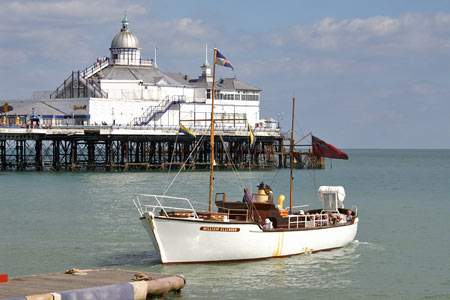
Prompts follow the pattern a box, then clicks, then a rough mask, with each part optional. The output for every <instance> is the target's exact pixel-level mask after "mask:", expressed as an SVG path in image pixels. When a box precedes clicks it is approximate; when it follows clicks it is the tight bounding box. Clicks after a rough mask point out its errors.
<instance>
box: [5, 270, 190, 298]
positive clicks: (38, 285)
mask: <svg viewBox="0 0 450 300" xmlns="http://www.w3.org/2000/svg"><path fill="white" fill-rule="evenodd" d="M185 284H186V280H185V278H184V277H183V276H182V275H168V274H160V273H150V272H145V273H142V272H137V271H129V270H120V269H101V270H77V269H71V270H68V271H66V272H65V273H63V272H61V273H53V274H40V275H31V276H25V277H17V278H11V279H9V280H8V282H4V283H0V299H15V300H20V299H23V300H25V299H42V300H53V299H61V300H64V299H99V300H100V299H105V300H106V299H108V300H114V299H117V300H123V299H135V300H137V299H142V300H145V299H147V296H159V295H163V294H166V293H168V292H171V291H172V292H175V293H180V292H181V289H182V288H183V287H184V286H185Z"/></svg>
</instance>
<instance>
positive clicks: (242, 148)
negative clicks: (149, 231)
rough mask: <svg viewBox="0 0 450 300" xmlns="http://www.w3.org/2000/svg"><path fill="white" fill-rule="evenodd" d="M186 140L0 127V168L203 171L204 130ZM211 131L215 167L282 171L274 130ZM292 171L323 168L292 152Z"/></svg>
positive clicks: (284, 156) (174, 134)
mask: <svg viewBox="0 0 450 300" xmlns="http://www.w3.org/2000/svg"><path fill="white" fill-rule="evenodd" d="M199 133H200V134H202V135H203V137H204V138H203V140H202V142H201V143H200V144H199V145H198V146H196V145H197V142H198V141H199V139H201V135H200V134H198V135H197V137H195V138H194V137H190V136H185V135H183V134H180V133H179V132H178V129H170V128H164V129H142V128H120V127H117V128H115V127H95V126H89V127H72V128H69V127H61V128H52V129H39V128H28V129H27V128H0V170H15V171H23V170H35V171H45V170H54V171H60V170H66V171H80V170H90V171H94V170H105V171H113V170H121V171H128V170H164V169H168V168H169V167H170V168H174V169H176V168H184V169H208V168H209V166H210V164H209V161H210V155H211V154H210V145H209V142H208V141H209V131H208V130H207V129H205V130H203V131H200V132H199ZM255 136H256V142H255V144H254V145H250V142H249V136H248V131H246V130H241V131H240V130H229V129H228V130H220V129H219V130H217V135H216V143H215V154H214V159H215V162H216V166H217V168H219V169H227V168H231V164H230V161H231V162H233V164H234V165H235V166H236V167H237V168H238V169H245V168H249V167H251V168H276V167H279V168H283V167H288V166H289V164H290V162H291V161H292V160H291V159H290V155H289V151H286V145H285V143H286V139H285V138H284V137H283V136H282V135H281V133H280V132H279V131H259V132H258V131H257V132H256V133H255ZM294 163H295V164H296V167H298V168H323V166H324V164H323V160H321V159H320V158H317V157H315V156H314V155H312V154H311V153H309V152H296V153H295V160H294Z"/></svg>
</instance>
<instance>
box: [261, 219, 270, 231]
mask: <svg viewBox="0 0 450 300" xmlns="http://www.w3.org/2000/svg"><path fill="white" fill-rule="evenodd" d="M271 228H272V222H271V221H270V220H269V218H266V220H265V224H264V226H263V229H271Z"/></svg>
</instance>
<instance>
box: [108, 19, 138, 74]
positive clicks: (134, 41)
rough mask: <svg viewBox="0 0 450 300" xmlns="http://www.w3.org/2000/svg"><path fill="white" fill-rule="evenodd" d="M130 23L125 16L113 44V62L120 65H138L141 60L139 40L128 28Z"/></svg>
mask: <svg viewBox="0 0 450 300" xmlns="http://www.w3.org/2000/svg"><path fill="white" fill-rule="evenodd" d="M128 25H129V22H128V18H127V16H126V15H125V16H124V18H123V20H122V29H121V30H120V32H119V33H118V34H116V36H115V37H114V38H113V40H112V42H111V48H109V50H110V51H111V61H112V62H113V63H114V64H119V65H138V64H140V59H141V48H139V40H138V38H137V37H136V35H134V34H133V33H132V32H131V31H130V29H129V28H128Z"/></svg>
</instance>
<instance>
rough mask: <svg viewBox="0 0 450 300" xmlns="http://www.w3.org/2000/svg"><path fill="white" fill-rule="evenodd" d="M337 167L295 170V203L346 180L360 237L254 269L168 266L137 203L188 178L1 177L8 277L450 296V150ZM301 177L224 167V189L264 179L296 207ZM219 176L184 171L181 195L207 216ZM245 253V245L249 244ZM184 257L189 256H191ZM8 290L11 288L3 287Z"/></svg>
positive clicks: (193, 292)
mask: <svg viewBox="0 0 450 300" xmlns="http://www.w3.org/2000/svg"><path fill="white" fill-rule="evenodd" d="M348 154H349V156H350V159H349V160H348V161H340V160H333V161H329V160H327V164H326V169H325V170H295V171H294V195H295V198H294V201H293V202H294V205H309V206H310V207H320V205H321V203H320V202H319V200H318V197H317V189H318V187H319V186H320V185H342V186H344V187H345V190H346V193H347V198H346V199H345V201H344V204H345V206H346V207H348V208H350V207H351V206H352V205H356V206H357V207H358V212H359V216H360V223H359V231H358V234H357V237H356V240H355V241H354V242H353V243H351V244H350V245H348V246H346V247H344V248H342V249H337V250H332V251H328V252H319V253H313V254H304V255H298V256H293V257H288V258H276V259H267V260H262V261H253V262H243V263H220V264H218V263H210V264H193V265H174V266H163V265H161V264H160V263H159V262H158V258H157V256H156V254H155V251H154V250H153V247H152V245H151V242H150V239H149V237H148V236H147V233H146V232H145V230H144V228H143V227H142V225H141V223H140V222H139V215H138V213H137V210H136V208H135V207H134V205H133V203H132V201H131V198H132V196H133V195H135V194H138V193H154V194H157V193H164V192H165V190H166V188H167V187H168V186H169V185H170V183H171V181H172V180H173V178H174V176H175V175H176V171H172V172H170V173H166V172H164V173H163V172H118V173H114V172H111V173H109V172H79V173H76V172H75V173H71V172H0V273H7V274H9V276H10V277H17V276H25V275H30V274H40V273H49V272H61V271H64V270H66V269H69V268H74V267H76V268H79V269H85V268H86V269H95V268H122V269H132V270H142V271H150V272H163V273H170V274H183V275H184V276H185V277H186V279H187V285H186V287H185V288H184V289H183V293H182V294H181V295H174V294H170V295H168V296H166V298H167V299H328V300H329V299H450V257H449V256H450V255H449V254H450V250H449V249H450V234H449V229H450V226H449V225H450V150H349V151H348ZM288 176H289V170H286V169H282V170H279V169H278V170H264V171H241V172H239V173H238V174H235V173H233V172H224V171H219V172H216V173H215V191H216V192H225V193H226V194H227V199H228V200H229V201H231V200H232V199H238V200H240V199H242V195H243V186H244V185H245V186H248V187H249V188H250V189H251V190H253V192H255V191H256V185H257V184H258V183H259V182H261V181H264V182H265V183H267V184H269V185H270V186H271V187H272V189H273V190H274V193H275V196H276V197H277V196H278V195H280V194H281V193H283V194H285V195H286V200H285V203H284V206H285V207H286V206H288V205H289V180H288ZM208 185H209V173H207V172H183V173H180V175H179V176H178V177H177V180H176V181H175V183H174V184H173V185H171V188H170V194H171V195H177V196H181V197H188V198H190V199H192V200H194V201H195V202H194V205H195V206H196V208H198V209H201V210H204V209H207V204H208ZM237 246H238V247H239V245H237ZM180 251H183V249H180ZM0 288H1V285H0Z"/></svg>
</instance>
